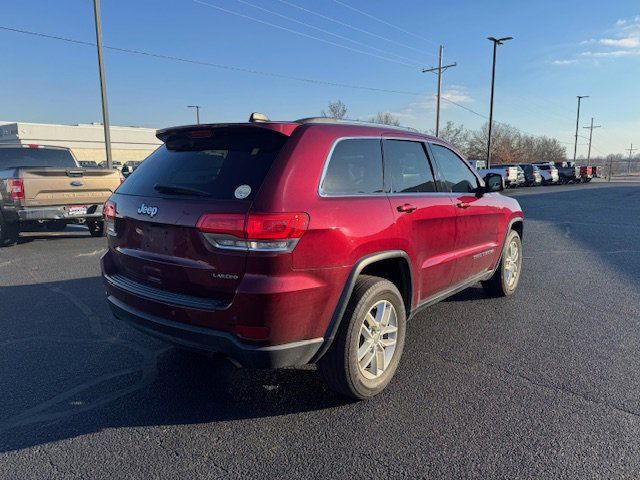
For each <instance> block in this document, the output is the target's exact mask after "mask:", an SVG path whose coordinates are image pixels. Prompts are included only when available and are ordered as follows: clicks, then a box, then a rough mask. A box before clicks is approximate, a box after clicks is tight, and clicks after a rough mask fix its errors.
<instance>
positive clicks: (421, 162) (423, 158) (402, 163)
mask: <svg viewBox="0 0 640 480" xmlns="http://www.w3.org/2000/svg"><path fill="white" fill-rule="evenodd" d="M384 162H385V167H386V169H387V172H388V176H389V178H390V180H391V182H390V183H391V192H392V193H423V192H435V191H436V185H435V181H434V178H433V172H432V171H431V166H430V165H429V159H428V158H427V152H426V150H425V146H424V144H423V143H421V142H412V141H406V140H385V141H384Z"/></svg>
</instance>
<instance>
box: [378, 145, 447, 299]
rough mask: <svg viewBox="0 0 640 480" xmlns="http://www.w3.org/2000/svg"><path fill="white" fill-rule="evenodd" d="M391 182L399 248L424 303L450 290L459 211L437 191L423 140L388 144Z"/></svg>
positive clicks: (386, 158) (387, 179)
mask: <svg viewBox="0 0 640 480" xmlns="http://www.w3.org/2000/svg"><path fill="white" fill-rule="evenodd" d="M383 147H384V148H383V151H384V164H385V183H386V185H387V186H388V188H389V191H390V192H389V201H390V202H391V208H392V210H393V213H394V216H395V222H396V226H397V231H398V236H399V244H400V248H401V249H402V250H405V251H406V252H407V253H408V254H409V256H410V258H411V260H412V262H413V265H412V268H413V272H414V284H415V289H414V302H416V303H422V302H423V301H425V300H426V299H428V298H430V297H432V296H433V295H435V294H436V293H439V292H441V291H442V290H445V289H447V288H448V287H449V285H450V282H451V278H452V276H453V273H454V266H455V265H454V263H455V256H454V255H452V251H453V249H454V242H455V229H456V217H457V212H456V207H455V206H454V205H453V202H452V199H451V197H450V195H448V194H446V193H445V194H442V193H438V192H436V184H435V177H434V173H433V169H432V166H431V164H430V162H429V159H428V157H427V153H426V146H425V145H424V144H423V143H422V142H417V141H408V140H397V139H385V140H384V141H383Z"/></svg>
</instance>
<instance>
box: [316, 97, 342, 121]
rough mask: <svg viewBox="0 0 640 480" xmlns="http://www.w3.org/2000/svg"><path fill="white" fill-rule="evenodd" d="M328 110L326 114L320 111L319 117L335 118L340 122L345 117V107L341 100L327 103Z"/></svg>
mask: <svg viewBox="0 0 640 480" xmlns="http://www.w3.org/2000/svg"><path fill="white" fill-rule="evenodd" d="M328 109H329V111H328V112H325V111H324V110H322V111H321V112H320V115H322V116H323V117H328V118H336V119H338V120H341V119H343V118H345V117H346V116H347V106H346V105H345V104H344V103H343V102H342V100H336V101H335V102H329V106H328Z"/></svg>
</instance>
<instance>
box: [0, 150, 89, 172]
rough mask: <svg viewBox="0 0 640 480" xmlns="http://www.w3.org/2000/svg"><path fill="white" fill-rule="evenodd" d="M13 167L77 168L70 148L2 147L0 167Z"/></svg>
mask: <svg viewBox="0 0 640 480" xmlns="http://www.w3.org/2000/svg"><path fill="white" fill-rule="evenodd" d="M11 167H55V168H76V167H77V165H76V161H75V160H74V159H73V156H72V155H71V153H70V152H69V151H68V150H58V149H55V148H22V147H16V148H0V169H4V168H11Z"/></svg>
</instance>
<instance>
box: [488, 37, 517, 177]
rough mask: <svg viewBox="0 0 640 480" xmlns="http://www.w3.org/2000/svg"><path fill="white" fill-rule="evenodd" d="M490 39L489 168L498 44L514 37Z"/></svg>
mask: <svg viewBox="0 0 640 480" xmlns="http://www.w3.org/2000/svg"><path fill="white" fill-rule="evenodd" d="M488 40H491V41H492V42H493V67H492V69H491V101H490V103H489V135H488V137H489V138H488V139H487V168H491V129H492V128H493V90H494V87H495V83H496V52H497V50H498V45H502V44H503V43H504V42H506V41H509V40H513V37H503V38H495V37H489V38H488Z"/></svg>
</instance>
